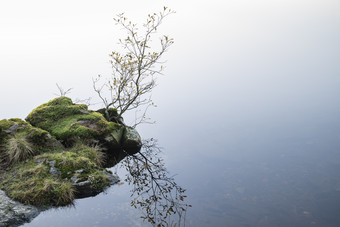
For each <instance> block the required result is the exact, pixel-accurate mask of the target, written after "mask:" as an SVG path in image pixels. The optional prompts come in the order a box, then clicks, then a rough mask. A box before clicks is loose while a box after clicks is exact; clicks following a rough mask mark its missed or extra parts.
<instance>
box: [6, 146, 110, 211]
mask: <svg viewBox="0 0 340 227" xmlns="http://www.w3.org/2000/svg"><path fill="white" fill-rule="evenodd" d="M98 156H101V152H100V151H99V149H98V148H93V147H88V146H85V145H83V144H76V145H75V146H74V147H72V148H70V149H68V150H62V149H55V150H51V151H50V152H48V153H44V154H41V155H37V156H35V157H34V158H33V159H31V160H30V161H26V162H21V163H18V164H15V165H13V166H12V167H11V168H9V169H8V170H7V172H6V173H5V174H3V176H2V177H1V178H2V179H1V180H2V182H1V184H0V188H1V189H3V190H5V191H6V192H7V194H8V196H9V197H11V198H13V199H16V200H18V201H20V202H22V203H25V204H33V205H37V206H45V205H47V206H49V205H56V206H59V205H67V204H70V203H72V201H73V199H74V194H75V188H74V187H73V186H72V181H71V178H72V177H76V178H77V179H79V181H90V182H91V186H92V188H93V189H94V190H97V191H101V190H103V189H104V188H105V187H107V186H109V185H110V179H109V177H108V176H107V175H105V174H104V172H103V171H104V169H102V168H100V166H99V164H100V162H101V161H100V158H98ZM52 166H53V167H54V168H56V169H57V171H58V174H51V172H50V171H51V167H52Z"/></svg>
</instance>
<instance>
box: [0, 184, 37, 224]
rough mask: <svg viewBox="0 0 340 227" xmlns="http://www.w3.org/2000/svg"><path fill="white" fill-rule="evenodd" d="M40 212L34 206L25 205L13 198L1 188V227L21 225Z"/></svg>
mask: <svg viewBox="0 0 340 227" xmlns="http://www.w3.org/2000/svg"><path fill="white" fill-rule="evenodd" d="M39 213H40V211H39V209H37V208H36V207H34V206H27V205H23V204H21V203H19V202H16V201H13V200H11V199H10V198H9V197H8V196H7V195H6V193H5V192H4V191H2V190H0V227H5V226H19V225H21V224H23V223H25V222H29V221H30V220H32V219H33V218H35V217H36V216H38V214H39Z"/></svg>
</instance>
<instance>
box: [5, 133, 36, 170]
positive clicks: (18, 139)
mask: <svg viewBox="0 0 340 227" xmlns="http://www.w3.org/2000/svg"><path fill="white" fill-rule="evenodd" d="M5 152H6V153H7V158H8V162H9V163H11V164H15V163H18V162H20V161H24V160H26V159H28V158H30V157H32V156H33V154H34V150H33V145H32V144H31V143H30V142H29V141H28V139H27V138H26V136H25V135H23V134H22V135H20V134H17V135H15V136H14V137H12V138H10V139H8V141H7V144H6V145H5Z"/></svg>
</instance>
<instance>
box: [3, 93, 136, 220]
mask: <svg viewBox="0 0 340 227" xmlns="http://www.w3.org/2000/svg"><path fill="white" fill-rule="evenodd" d="M109 111H110V113H111V115H114V114H116V111H115V110H114V109H110V110H109ZM104 114H105V112H103V111H98V112H97V111H92V110H88V107H87V106H86V105H83V104H74V103H73V102H72V100H71V99H70V98H67V97H59V98H56V99H53V100H51V101H49V102H47V103H45V104H42V105H40V106H39V107H37V108H36V109H34V110H33V111H32V112H31V113H30V114H29V115H28V116H27V118H26V119H25V120H26V121H24V120H21V119H17V118H14V119H9V120H6V119H4V120H1V121H0V173H1V174H0V189H2V190H3V191H0V220H1V221H0V226H8V225H13V226H15V225H18V224H20V223H22V222H25V221H29V220H30V219H32V218H33V217H35V216H36V215H37V214H38V213H39V210H38V208H39V209H40V208H46V207H51V206H64V205H68V204H72V202H73V200H74V199H75V198H83V197H88V196H94V195H96V194H98V193H100V192H102V191H103V190H105V189H106V188H107V187H109V186H110V185H112V184H115V183H117V182H118V181H119V178H118V177H117V176H115V175H113V174H112V172H110V171H108V170H107V169H105V168H107V167H111V166H113V165H115V164H116V163H117V162H119V161H120V160H121V159H123V158H124V157H125V156H126V155H131V154H134V153H136V152H138V151H139V150H140V149H141V146H142V141H141V137H140V135H139V134H138V132H137V131H136V130H135V129H133V128H131V127H127V126H125V124H124V123H123V119H119V120H117V119H118V118H113V119H114V120H112V121H111V120H110V119H109V120H107V119H106V118H105V117H104ZM4 191H5V192H6V193H7V195H5V193H4ZM7 196H8V197H7ZM9 198H11V199H13V200H16V201H18V202H14V201H13V200H11V199H9ZM19 202H20V203H19ZM23 204H30V205H34V206H35V207H34V206H26V205H23ZM36 207H38V208H36Z"/></svg>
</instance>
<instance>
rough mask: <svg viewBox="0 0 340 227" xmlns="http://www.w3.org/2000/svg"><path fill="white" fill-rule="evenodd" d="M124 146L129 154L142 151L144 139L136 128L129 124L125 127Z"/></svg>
mask: <svg viewBox="0 0 340 227" xmlns="http://www.w3.org/2000/svg"><path fill="white" fill-rule="evenodd" d="M122 147H123V149H124V150H125V151H126V152H127V154H129V155H131V154H135V153H137V152H139V151H140V149H141V147H142V139H141V137H140V135H139V134H138V132H137V130H136V129H134V128H132V127H128V126H127V127H125V130H124V134H123V138H122Z"/></svg>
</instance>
